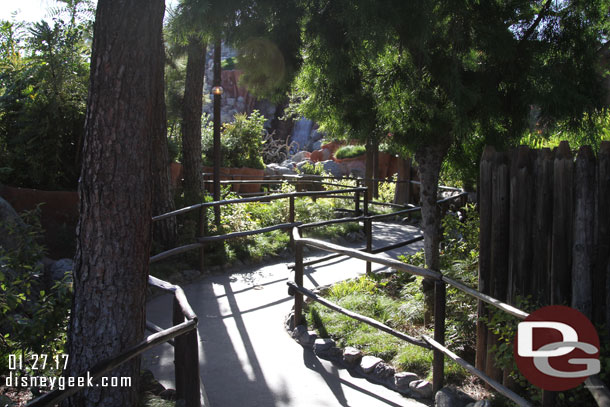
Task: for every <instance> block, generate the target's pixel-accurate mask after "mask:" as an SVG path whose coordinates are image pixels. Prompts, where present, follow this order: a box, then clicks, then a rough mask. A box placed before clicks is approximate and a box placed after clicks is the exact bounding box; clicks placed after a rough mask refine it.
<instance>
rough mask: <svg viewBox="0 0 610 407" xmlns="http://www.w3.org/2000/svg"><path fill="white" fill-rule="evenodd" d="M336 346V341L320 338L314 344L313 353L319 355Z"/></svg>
mask: <svg viewBox="0 0 610 407" xmlns="http://www.w3.org/2000/svg"><path fill="white" fill-rule="evenodd" d="M334 346H335V341H333V340H332V339H330V338H318V339H316V340H315V342H314V344H313V351H314V352H315V353H316V354H317V353H318V352H324V351H328V350H330V348H332V347H334Z"/></svg>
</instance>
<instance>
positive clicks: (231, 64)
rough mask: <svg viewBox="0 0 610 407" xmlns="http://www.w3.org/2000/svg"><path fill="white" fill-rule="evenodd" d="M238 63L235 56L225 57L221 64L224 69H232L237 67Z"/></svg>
mask: <svg viewBox="0 0 610 407" xmlns="http://www.w3.org/2000/svg"><path fill="white" fill-rule="evenodd" d="M236 65H237V58H233V57H229V58H227V59H223V60H222V62H221V63H220V66H221V67H222V69H223V71H224V70H226V71H230V70H233V69H235V66H236Z"/></svg>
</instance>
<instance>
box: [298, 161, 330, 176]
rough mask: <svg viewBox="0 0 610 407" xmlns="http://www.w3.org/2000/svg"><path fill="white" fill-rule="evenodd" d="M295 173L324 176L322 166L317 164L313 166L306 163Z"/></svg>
mask: <svg viewBox="0 0 610 407" xmlns="http://www.w3.org/2000/svg"><path fill="white" fill-rule="evenodd" d="M297 171H298V172H299V174H304V175H324V165H322V163H319V162H318V163H315V164H313V163H309V162H306V163H305V164H303V166H302V167H301V168H300V169H298V170H297Z"/></svg>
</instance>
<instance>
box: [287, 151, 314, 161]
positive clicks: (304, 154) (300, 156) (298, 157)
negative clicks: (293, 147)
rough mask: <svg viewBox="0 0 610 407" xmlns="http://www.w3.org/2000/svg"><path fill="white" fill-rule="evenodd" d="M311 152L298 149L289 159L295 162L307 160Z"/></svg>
mask: <svg viewBox="0 0 610 407" xmlns="http://www.w3.org/2000/svg"><path fill="white" fill-rule="evenodd" d="M310 156H311V153H310V152H308V151H299V152H298V153H296V154H294V155H293V156H292V157H290V160H291V161H292V162H295V163H300V162H301V161H305V160H309V157H310Z"/></svg>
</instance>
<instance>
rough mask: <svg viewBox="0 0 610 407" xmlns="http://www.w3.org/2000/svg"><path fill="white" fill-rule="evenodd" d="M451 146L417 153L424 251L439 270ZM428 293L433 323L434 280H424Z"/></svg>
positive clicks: (428, 262) (426, 314) (428, 261)
mask: <svg viewBox="0 0 610 407" xmlns="http://www.w3.org/2000/svg"><path fill="white" fill-rule="evenodd" d="M446 153H447V147H445V146H442V145H433V146H425V147H421V148H419V149H418V150H417V151H416V152H415V159H416V161H417V164H418V165H419V175H420V180H421V188H420V200H421V213H422V228H423V230H424V251H425V256H426V267H427V268H428V269H430V270H435V271H439V269H440V258H439V244H440V240H441V239H440V225H441V219H440V211H439V210H438V207H437V205H436V201H437V197H438V178H439V173H440V170H441V164H442V163H443V158H444V157H445V154H446ZM422 290H423V292H424V303H425V304H424V323H425V324H426V325H427V324H430V323H431V322H432V317H433V315H434V281H431V280H429V279H424V280H423V282H422Z"/></svg>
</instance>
